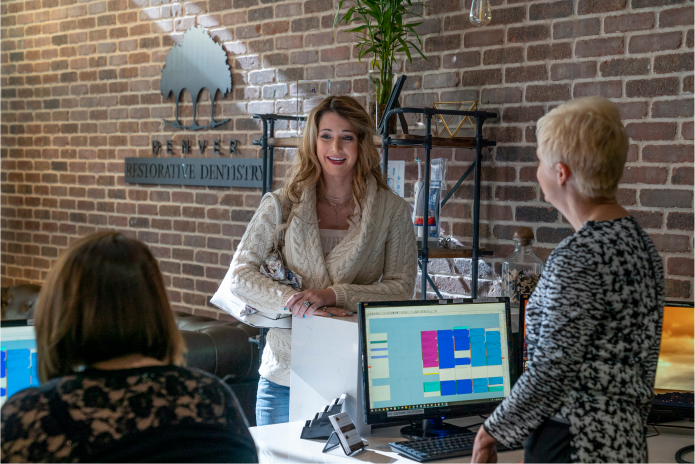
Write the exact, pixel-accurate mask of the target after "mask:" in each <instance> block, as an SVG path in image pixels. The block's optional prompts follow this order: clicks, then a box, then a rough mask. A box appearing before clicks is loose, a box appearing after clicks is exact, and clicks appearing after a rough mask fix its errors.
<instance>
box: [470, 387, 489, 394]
mask: <svg viewBox="0 0 695 464" xmlns="http://www.w3.org/2000/svg"><path fill="white" fill-rule="evenodd" d="M488 391H489V390H488V387H487V385H481V386H476V385H473V393H487V392H488Z"/></svg>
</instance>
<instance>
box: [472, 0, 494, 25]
mask: <svg viewBox="0 0 695 464" xmlns="http://www.w3.org/2000/svg"><path fill="white" fill-rule="evenodd" d="M470 20H471V23H473V24H475V25H476V26H487V25H488V24H490V21H492V11H491V9H490V0H473V4H472V5H471V15H470Z"/></svg>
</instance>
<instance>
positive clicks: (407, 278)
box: [328, 202, 417, 311]
mask: <svg viewBox="0 0 695 464" xmlns="http://www.w3.org/2000/svg"><path fill="white" fill-rule="evenodd" d="M400 206H401V208H400V210H399V211H398V212H397V213H396V214H394V217H393V220H392V221H391V224H389V231H388V237H387V238H386V250H385V254H384V273H383V275H382V277H381V281H379V282H375V283H373V284H371V285H353V284H336V285H332V286H331V287H328V288H330V289H332V290H333V291H334V292H335V295H336V306H338V307H340V308H345V309H347V310H348V311H356V310H357V303H359V302H360V301H388V300H396V301H397V300H410V299H411V298H412V297H413V291H414V289H415V278H416V276H417V243H416V241H415V233H414V232H413V224H412V222H411V219H410V211H409V209H408V205H407V204H406V203H405V202H400Z"/></svg>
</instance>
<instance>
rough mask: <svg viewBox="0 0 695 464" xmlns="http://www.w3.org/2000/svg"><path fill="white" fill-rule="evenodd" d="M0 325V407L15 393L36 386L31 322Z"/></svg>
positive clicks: (36, 371) (34, 340)
mask: <svg viewBox="0 0 695 464" xmlns="http://www.w3.org/2000/svg"><path fill="white" fill-rule="evenodd" d="M1 324H2V325H1V326H0V339H1V340H2V341H1V342H0V351H1V353H0V406H2V405H3V404H5V401H6V400H7V399H8V398H10V397H11V396H12V395H14V394H15V393H17V392H18V391H20V390H24V389H25V388H29V387H37V386H38V385H39V374H38V370H37V362H36V332H35V331H34V326H33V321H32V320H28V321H27V320H26V319H23V320H16V321H2V322H1Z"/></svg>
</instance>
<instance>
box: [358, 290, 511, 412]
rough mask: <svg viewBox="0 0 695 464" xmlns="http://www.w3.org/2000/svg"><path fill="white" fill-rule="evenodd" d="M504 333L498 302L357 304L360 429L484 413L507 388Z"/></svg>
mask: <svg viewBox="0 0 695 464" xmlns="http://www.w3.org/2000/svg"><path fill="white" fill-rule="evenodd" d="M510 330H511V328H510V312H509V300H508V299H506V298H487V299H478V300H471V299H457V300H427V301H408V302H397V303H391V302H387V303H384V302H380V303H364V304H361V305H360V343H361V349H362V357H361V358H362V363H363V365H362V371H363V390H364V406H365V422H366V423H368V424H372V423H382V422H388V421H403V420H404V419H405V420H407V419H411V418H412V419H416V418H425V417H435V416H440V417H441V416H446V417H458V416H465V415H468V414H467V411H468V412H470V414H479V413H481V412H476V411H482V410H484V411H488V412H489V411H491V410H492V409H494V406H495V405H496V404H497V403H499V402H500V401H502V400H503V399H504V398H505V397H506V396H507V395H509V392H510V390H511V386H512V385H513V383H514V379H512V378H511V377H512V374H511V371H510V367H511V361H510V349H509V346H510V344H509V340H510V335H511V333H510ZM417 416H420V417H417Z"/></svg>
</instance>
